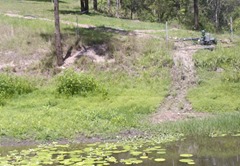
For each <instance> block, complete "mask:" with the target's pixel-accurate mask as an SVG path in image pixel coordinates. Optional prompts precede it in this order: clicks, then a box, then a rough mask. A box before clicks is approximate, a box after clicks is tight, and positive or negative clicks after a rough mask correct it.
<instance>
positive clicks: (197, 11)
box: [193, 0, 199, 30]
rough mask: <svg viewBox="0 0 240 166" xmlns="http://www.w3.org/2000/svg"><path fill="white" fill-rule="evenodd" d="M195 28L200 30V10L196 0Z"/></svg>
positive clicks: (194, 6)
mask: <svg viewBox="0 0 240 166" xmlns="http://www.w3.org/2000/svg"><path fill="white" fill-rule="evenodd" d="M193 8H194V28H195V29H196V30H198V29H199V9H198V0H194V5H193Z"/></svg>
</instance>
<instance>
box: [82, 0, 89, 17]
mask: <svg viewBox="0 0 240 166" xmlns="http://www.w3.org/2000/svg"><path fill="white" fill-rule="evenodd" d="M80 2H81V13H86V14H88V12H89V6H88V0H80Z"/></svg>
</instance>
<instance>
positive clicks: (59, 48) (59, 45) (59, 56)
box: [54, 0, 64, 66]
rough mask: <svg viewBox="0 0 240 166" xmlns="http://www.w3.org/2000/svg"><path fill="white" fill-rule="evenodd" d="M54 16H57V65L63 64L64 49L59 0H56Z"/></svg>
mask: <svg viewBox="0 0 240 166" xmlns="http://www.w3.org/2000/svg"><path fill="white" fill-rule="evenodd" d="M54 18H55V48H56V54H57V65H58V66H61V65H63V62H64V61H63V51H62V43H61V32H60V21H59V1H58V0H54Z"/></svg>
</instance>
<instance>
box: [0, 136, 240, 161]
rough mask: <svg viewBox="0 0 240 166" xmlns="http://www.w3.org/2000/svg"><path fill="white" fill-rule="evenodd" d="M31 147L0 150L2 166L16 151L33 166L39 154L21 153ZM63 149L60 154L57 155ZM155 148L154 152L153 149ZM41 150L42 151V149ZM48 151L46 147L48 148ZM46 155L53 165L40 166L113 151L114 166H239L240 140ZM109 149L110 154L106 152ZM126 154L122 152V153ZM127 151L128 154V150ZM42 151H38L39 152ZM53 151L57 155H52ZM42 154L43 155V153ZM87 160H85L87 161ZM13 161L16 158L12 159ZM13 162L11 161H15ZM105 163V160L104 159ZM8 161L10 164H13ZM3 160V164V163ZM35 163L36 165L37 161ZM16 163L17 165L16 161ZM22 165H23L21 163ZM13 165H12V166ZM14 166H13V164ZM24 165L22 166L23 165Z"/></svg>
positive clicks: (78, 147) (74, 148) (89, 148)
mask: <svg viewBox="0 0 240 166" xmlns="http://www.w3.org/2000/svg"><path fill="white" fill-rule="evenodd" d="M29 148H32V147H8V148H6V147H4V148H3V147H0V154H1V155H0V156H2V157H1V158H0V164H2V163H4V162H6V161H4V162H3V160H4V159H3V158H4V157H6V156H7V154H8V152H9V151H12V150H17V151H18V152H19V153H20V154H21V155H24V154H26V155H28V156H27V157H26V158H24V157H22V158H23V159H24V162H25V163H26V162H31V160H30V159H29V158H31V157H32V156H34V155H35V156H36V154H37V150H36V151H35V152H34V153H32V151H31V153H29V154H28V153H27V152H26V151H25V152H24V153H21V152H22V150H23V151H24V150H26V149H29ZM60 148H62V149H61V152H60V151H58V150H59V149H60ZM154 148H155V149H154ZM40 149H41V148H40ZM46 149H48V148H47V146H46ZM46 149H44V151H45V152H46V153H50V152H51V153H50V154H51V155H50V156H52V157H51V158H52V159H50V160H49V159H46V160H48V162H49V161H51V162H52V164H51V162H49V163H48V164H46V163H45V164H43V163H44V162H42V164H41V162H40V163H39V165H64V163H63V162H62V163H61V162H59V161H56V160H55V159H56V158H57V157H59V155H60V154H58V153H61V155H63V151H64V152H66V153H64V154H65V156H64V160H66V161H67V160H68V162H66V163H65V165H81V163H82V164H83V163H84V162H79V163H77V162H76V161H75V162H70V160H71V157H72V156H75V158H76V157H77V158H81V157H83V160H82V161H84V160H86V158H90V157H92V158H94V157H95V158H97V157H96V156H97V155H96V153H99V154H101V151H102V150H101V149H103V151H110V150H111V151H112V152H113V153H111V156H113V157H114V158H115V159H116V161H117V163H112V162H109V163H110V165H112V166H123V165H126V163H127V162H125V164H124V163H123V162H122V161H123V160H124V159H125V160H126V159H129V158H135V159H137V160H140V161H142V163H140V164H131V163H128V164H129V165H139V166H187V165H191V164H193V165H197V166H240V137H216V138H209V137H204V138H187V139H184V140H181V141H177V142H171V143H167V144H164V145H162V144H157V143H151V142H150V141H149V142H146V143H144V142H141V143H140V144H135V143H129V145H128V144H126V143H124V144H123V145H121V144H119V143H118V144H117V143H116V145H115V144H114V143H113V144H109V145H102V144H96V145H90V146H89V145H70V146H69V147H68V146H67V147H58V150H56V148H53V147H51V148H49V149H50V150H49V151H48V150H46ZM95 149H100V150H99V151H95ZM106 149H107V150H106ZM124 149H125V151H127V152H122V150H124ZM126 149H128V150H126ZM38 150H39V148H38ZM79 150H81V151H83V152H79V153H80V154H77V153H76V151H79ZM53 151H54V152H53ZM73 151H75V152H74V155H72V153H71V152H73ZM133 151H135V152H136V151H138V152H140V153H141V154H140V155H136V156H133V155H132V153H131V152H133ZM41 154H42V152H41ZM181 154H191V155H192V156H191V157H182V156H181ZM141 156H145V157H146V156H147V158H146V159H142V158H141ZM84 157H85V158H84ZM13 158H14V157H13ZM13 158H10V159H11V160H13V161H14V160H15V159H13ZM102 158H103V160H104V159H105V158H106V157H102ZM159 158H162V159H165V161H161V162H157V161H155V159H159ZM10 159H9V158H8V160H9V161H10ZM181 159H189V160H191V162H180V160H181ZM1 160H2V163H1ZM34 161H37V159H36V160H34ZM15 162H16V161H15ZM19 162H21V161H19ZM9 164H13V163H9ZM13 165H14V164H13ZM20 165H21V164H20ZM83 165H84V164H83ZM85 165H98V166H101V165H103V164H100V163H98V164H96V163H95V164H94V163H92V164H85Z"/></svg>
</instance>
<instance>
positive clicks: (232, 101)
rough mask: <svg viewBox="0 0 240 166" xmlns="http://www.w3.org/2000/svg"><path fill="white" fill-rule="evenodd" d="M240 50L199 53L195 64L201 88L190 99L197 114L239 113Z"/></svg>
mask: <svg viewBox="0 0 240 166" xmlns="http://www.w3.org/2000/svg"><path fill="white" fill-rule="evenodd" d="M239 51H240V49H239V47H238V44H236V45H235V46H234V47H230V48H223V47H221V45H220V46H219V47H218V48H217V49H216V50H214V51H199V52H198V53H197V54H196V55H195V57H194V58H195V63H196V67H197V70H198V75H199V85H198V86H197V87H196V88H194V89H192V90H191V91H190V92H189V95H188V98H189V100H190V101H191V102H192V104H193V107H194V109H195V110H197V111H203V112H205V111H206V112H214V113H219V112H233V111H240V101H239V94H240V74H239V67H240V61H239V59H240V58H239V54H238V53H239Z"/></svg>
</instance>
